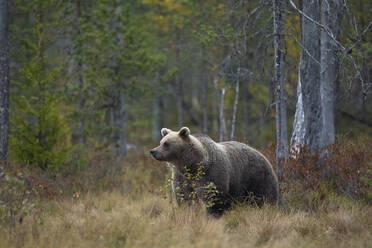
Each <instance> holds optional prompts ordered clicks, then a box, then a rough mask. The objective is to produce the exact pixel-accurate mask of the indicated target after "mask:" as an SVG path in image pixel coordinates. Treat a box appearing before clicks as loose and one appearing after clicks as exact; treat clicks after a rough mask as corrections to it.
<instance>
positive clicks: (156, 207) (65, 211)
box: [0, 191, 372, 248]
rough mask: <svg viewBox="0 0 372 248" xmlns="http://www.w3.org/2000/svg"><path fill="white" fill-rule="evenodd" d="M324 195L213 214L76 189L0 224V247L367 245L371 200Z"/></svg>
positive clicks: (148, 198)
mask: <svg viewBox="0 0 372 248" xmlns="http://www.w3.org/2000/svg"><path fill="white" fill-rule="evenodd" d="M330 198H331V199H330V201H329V202H328V203H327V205H326V206H320V207H319V208H318V209H317V210H314V211H305V210H300V209H296V208H291V207H290V206H285V207H283V208H281V209H279V208H277V207H270V206H265V207H263V208H261V209H258V208H253V207H243V206H240V207H239V206H237V207H235V208H234V209H233V210H232V211H230V212H228V213H227V214H225V215H224V216H223V217H222V218H220V219H214V218H211V217H208V216H207V215H206V214H205V210H204V208H203V207H202V206H200V205H196V206H192V207H188V208H182V209H179V208H178V207H176V206H175V205H174V204H172V203H170V201H169V199H165V198H164V197H161V196H159V195H157V194H152V193H146V194H143V195H140V196H138V197H129V196H123V194H122V193H119V192H118V191H117V192H111V193H108V192H106V193H101V194H99V195H93V194H87V195H80V196H79V198H76V197H75V198H73V197H71V198H67V199H59V200H51V201H44V202H42V203H41V205H40V207H39V208H38V209H39V210H38V211H34V212H33V213H32V214H31V215H30V216H27V217H26V218H25V219H24V220H23V223H22V224H17V225H16V226H15V227H13V228H10V229H2V231H1V232H0V236H1V239H0V247H48V248H49V247H228V248H232V247H338V248H341V247H372V242H371V240H372V228H371V227H372V207H371V206H367V205H363V204H362V203H358V202H354V201H350V200H347V199H346V198H342V197H338V196H334V197H330ZM332 198H333V199H332Z"/></svg>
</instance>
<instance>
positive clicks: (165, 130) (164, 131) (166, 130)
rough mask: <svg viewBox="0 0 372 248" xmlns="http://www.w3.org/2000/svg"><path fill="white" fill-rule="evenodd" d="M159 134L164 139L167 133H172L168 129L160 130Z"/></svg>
mask: <svg viewBox="0 0 372 248" xmlns="http://www.w3.org/2000/svg"><path fill="white" fill-rule="evenodd" d="M160 132H161V135H162V136H163V137H164V136H165V135H167V134H168V133H170V132H172V130H170V129H168V128H162V129H161V131H160Z"/></svg>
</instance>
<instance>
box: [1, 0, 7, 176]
mask: <svg viewBox="0 0 372 248" xmlns="http://www.w3.org/2000/svg"><path fill="white" fill-rule="evenodd" d="M8 129H9V40H8V1H7V0H0V162H1V161H5V160H7V158H8ZM0 170H1V164H0Z"/></svg>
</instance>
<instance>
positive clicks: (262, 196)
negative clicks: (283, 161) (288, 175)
mask: <svg viewBox="0 0 372 248" xmlns="http://www.w3.org/2000/svg"><path fill="white" fill-rule="evenodd" d="M161 133H162V135H163V138H162V140H161V141H160V145H159V146H158V147H156V148H154V149H152V150H151V151H150V153H151V155H152V156H153V157H154V158H155V159H157V160H159V161H166V162H168V163H170V165H171V167H172V170H173V171H172V177H173V187H172V188H173V192H174V194H175V197H176V199H177V202H178V203H179V204H180V203H181V202H190V201H191V200H193V199H196V198H199V199H201V200H202V201H203V202H204V203H205V204H206V205H207V211H208V212H209V213H211V214H213V215H221V214H222V213H223V212H224V210H226V209H228V208H229V207H230V206H231V203H233V202H251V203H256V204H257V205H259V206H260V205H262V203H263V202H268V203H271V204H275V203H277V201H278V199H279V186H278V179H277V177H276V175H275V173H274V171H273V168H272V166H271V164H270V162H269V161H268V160H267V159H266V158H265V157H264V156H263V155H262V154H261V153H260V152H258V151H257V150H255V149H253V148H251V147H249V146H247V145H245V144H243V143H239V142H236V141H228V142H220V143H216V142H214V141H213V140H212V139H211V138H210V137H208V136H207V135H203V134H194V135H191V134H190V130H189V129H188V128H187V127H183V128H181V129H180V130H179V131H178V132H174V131H172V130H170V129H166V128H163V129H162V130H161Z"/></svg>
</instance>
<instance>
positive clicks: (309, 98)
mask: <svg viewBox="0 0 372 248" xmlns="http://www.w3.org/2000/svg"><path fill="white" fill-rule="evenodd" d="M302 12H303V13H304V14H306V15H307V17H309V18H311V19H312V20H313V21H310V20H308V18H305V17H303V16H301V41H302V49H301V58H300V65H299V88H298V89H299V90H300V91H301V92H300V94H299V95H298V96H297V97H298V99H299V98H300V97H301V98H302V101H299V100H298V101H297V103H298V107H300V108H302V110H303V116H301V110H299V114H300V116H298V115H297V116H296V117H295V123H294V128H293V130H294V133H293V135H292V141H293V143H292V150H296V149H298V148H299V147H301V146H302V145H304V146H306V147H307V148H308V149H310V151H311V152H316V151H317V150H318V149H319V148H320V145H321V133H322V111H321V101H320V62H319V59H320V46H319V37H320V28H319V26H318V25H317V24H316V22H319V2H318V0H312V1H303V2H302ZM314 21H315V22H314ZM296 112H297V110H296ZM302 117H303V119H302ZM296 121H299V122H302V121H303V122H304V123H303V125H302V123H299V124H297V123H296ZM303 133H304V135H302V134H303Z"/></svg>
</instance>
